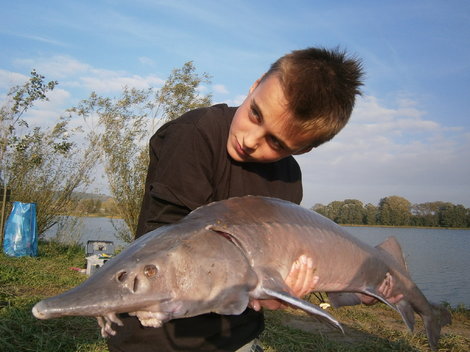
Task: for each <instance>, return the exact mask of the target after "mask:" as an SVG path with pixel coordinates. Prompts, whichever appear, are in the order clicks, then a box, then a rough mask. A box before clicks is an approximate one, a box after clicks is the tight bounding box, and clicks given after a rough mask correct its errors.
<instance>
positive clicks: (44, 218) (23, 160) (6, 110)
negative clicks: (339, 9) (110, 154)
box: [0, 71, 97, 234]
mask: <svg viewBox="0 0 470 352" xmlns="http://www.w3.org/2000/svg"><path fill="white" fill-rule="evenodd" d="M56 85H57V82H55V81H51V82H48V83H45V82H44V76H41V75H39V74H38V73H36V71H32V72H31V77H30V79H29V80H28V81H27V82H26V83H24V84H23V85H20V86H15V87H13V88H11V89H10V91H9V93H8V95H7V99H6V101H5V103H4V105H3V106H2V107H1V108H0V136H1V137H0V154H1V163H2V164H1V173H2V176H3V180H4V181H6V182H7V184H8V185H7V186H8V188H9V189H10V190H11V199H12V200H15V201H21V202H28V203H31V202H34V203H36V204H37V209H38V211H37V224H38V230H39V233H40V234H42V233H43V232H44V231H45V230H47V229H48V228H50V227H52V226H53V225H54V224H55V223H57V221H58V215H59V214H60V213H61V210H62V209H64V208H66V207H67V206H68V204H69V202H70V201H71V197H72V193H73V192H74V190H76V189H77V188H78V187H81V186H86V185H87V184H88V183H89V181H90V171H91V169H92V168H93V166H94V164H95V162H96V156H97V154H96V153H95V152H94V149H95V148H94V146H93V145H92V144H90V143H89V142H90V141H84V140H82V141H81V142H79V139H78V138H76V140H75V141H72V140H73V138H74V137H76V134H77V133H79V131H80V130H79V129H71V128H69V122H70V116H66V117H59V118H58V122H56V123H55V124H54V125H53V126H51V127H47V126H45V127H30V126H29V125H28V123H27V121H26V120H25V119H23V115H24V114H25V112H26V111H28V109H30V108H31V107H32V106H33V105H34V103H36V102H37V101H41V100H47V93H48V92H50V91H52V90H53V89H54V87H55V86H56Z"/></svg>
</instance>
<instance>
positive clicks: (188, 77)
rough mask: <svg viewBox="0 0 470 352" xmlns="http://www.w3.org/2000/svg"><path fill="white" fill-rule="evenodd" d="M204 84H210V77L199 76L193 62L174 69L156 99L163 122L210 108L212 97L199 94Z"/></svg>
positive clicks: (204, 74) (205, 74)
mask: <svg viewBox="0 0 470 352" xmlns="http://www.w3.org/2000/svg"><path fill="white" fill-rule="evenodd" d="M204 83H210V76H209V75H208V74H207V73H203V74H197V73H196V67H195V66H194V64H193V62H192V61H188V62H186V63H185V64H184V65H183V67H181V68H177V69H174V70H173V71H172V73H171V74H170V76H169V77H168V79H167V80H166V82H165V84H164V85H163V87H162V88H161V89H160V90H159V91H158V93H157V95H156V99H155V100H156V101H157V102H158V104H159V105H160V107H161V109H162V110H163V115H162V118H163V120H164V121H165V122H168V121H171V120H174V119H176V118H177V117H179V116H181V115H182V114H184V113H185V112H188V111H189V110H194V109H197V108H200V107H204V106H209V105H210V104H211V95H210V94H208V95H205V96H200V94H199V92H198V88H200V87H201V85H202V84H204Z"/></svg>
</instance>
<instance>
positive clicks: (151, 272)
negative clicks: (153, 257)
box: [144, 264, 158, 279]
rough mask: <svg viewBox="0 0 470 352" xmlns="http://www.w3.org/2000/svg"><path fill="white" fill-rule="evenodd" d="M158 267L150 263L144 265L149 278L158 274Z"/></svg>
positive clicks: (145, 273)
mask: <svg viewBox="0 0 470 352" xmlns="http://www.w3.org/2000/svg"><path fill="white" fill-rule="evenodd" d="M157 273H158V269H157V267H156V266H155V265H153V264H149V265H146V266H145V267H144V275H145V276H146V277H148V278H149V279H150V278H152V277H155V276H157Z"/></svg>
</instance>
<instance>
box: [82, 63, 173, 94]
mask: <svg viewBox="0 0 470 352" xmlns="http://www.w3.org/2000/svg"><path fill="white" fill-rule="evenodd" d="M80 81H81V82H82V85H83V86H84V87H85V88H87V89H89V90H90V91H95V92H98V93H110V92H118V91H122V89H123V88H124V87H125V86H127V87H133V88H137V89H145V88H150V87H154V86H160V85H162V84H163V83H164V82H165V81H164V80H162V79H161V78H159V77H158V76H155V75H148V76H140V75H129V74H128V73H126V72H116V71H109V70H102V69H93V70H91V71H90V72H89V73H88V75H87V76H83V77H80Z"/></svg>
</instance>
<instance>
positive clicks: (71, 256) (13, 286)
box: [0, 242, 470, 352]
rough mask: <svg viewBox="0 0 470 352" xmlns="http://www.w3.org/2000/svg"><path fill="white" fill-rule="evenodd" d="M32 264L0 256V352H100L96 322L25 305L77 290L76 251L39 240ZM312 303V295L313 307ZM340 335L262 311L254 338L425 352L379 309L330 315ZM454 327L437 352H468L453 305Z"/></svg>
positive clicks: (284, 346) (467, 330)
mask: <svg viewBox="0 0 470 352" xmlns="http://www.w3.org/2000/svg"><path fill="white" fill-rule="evenodd" d="M39 253H40V256H39V257H37V258H29V257H23V258H11V257H7V256H5V255H4V254H3V253H2V254H0V345H1V346H2V348H1V349H2V351H5V352H13V351H15V352H16V351H41V352H52V351H54V352H55V351H61V352H77V351H79V352H82V351H83V352H85V351H86V352H106V351H107V348H106V344H105V341H104V340H103V339H102V338H101V337H100V335H99V329H98V326H97V323H96V320H95V319H92V318H81V317H68V318H61V319H55V320H46V321H41V320H36V319H35V318H34V317H33V316H32V314H31V308H32V306H33V305H34V304H35V303H36V302H37V301H39V300H40V299H42V298H45V297H49V296H52V295H56V294H58V293H61V292H63V291H65V290H67V289H69V288H71V287H74V286H76V285H78V284H79V283H80V282H82V281H83V280H84V279H85V278H86V277H85V276H84V275H83V274H80V273H78V272H76V271H74V270H72V269H71V268H73V267H83V266H84V264H85V258H84V251H83V248H82V247H78V246H77V247H74V246H64V245H59V244H56V243H46V242H40V246H39ZM316 299H317V298H315V297H314V296H312V301H313V302H314V303H318V302H316V301H315V300H316ZM331 314H332V315H334V316H335V317H336V318H337V319H338V320H339V321H340V322H341V323H342V324H343V327H344V328H345V332H346V333H345V335H342V334H341V333H338V332H336V331H333V330H331V329H330V328H329V327H328V326H325V325H324V324H319V323H318V322H317V321H316V320H315V319H314V318H312V317H311V316H308V315H306V314H304V313H301V312H299V311H297V310H287V311H271V312H267V313H266V317H267V321H266V330H265V332H264V333H263V335H262V337H261V341H262V344H263V346H264V347H265V351H266V352H296V351H299V352H300V351H302V352H303V351H319V352H327V351H355V352H359V351H429V347H428V345H427V340H426V337H425V336H424V334H423V331H422V324H421V321H420V319H419V318H417V326H416V333H415V334H409V333H408V332H407V331H406V328H405V325H404V324H403V322H402V321H401V318H400V316H399V315H398V314H397V313H396V312H394V311H392V310H391V309H389V308H387V307H385V306H384V305H382V304H378V305H376V306H373V307H344V308H341V309H337V310H331ZM452 316H453V321H454V323H453V325H452V326H450V327H445V328H444V329H443V336H442V338H441V342H440V351H453V352H467V351H469V350H470V310H469V309H465V308H464V307H453V309H452Z"/></svg>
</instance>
